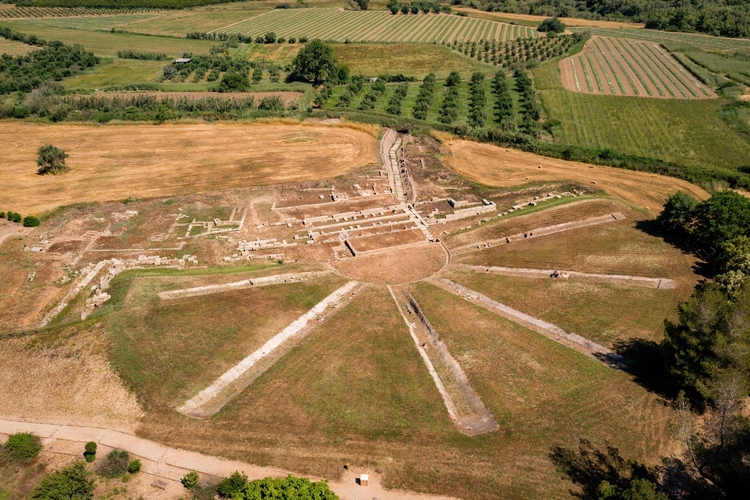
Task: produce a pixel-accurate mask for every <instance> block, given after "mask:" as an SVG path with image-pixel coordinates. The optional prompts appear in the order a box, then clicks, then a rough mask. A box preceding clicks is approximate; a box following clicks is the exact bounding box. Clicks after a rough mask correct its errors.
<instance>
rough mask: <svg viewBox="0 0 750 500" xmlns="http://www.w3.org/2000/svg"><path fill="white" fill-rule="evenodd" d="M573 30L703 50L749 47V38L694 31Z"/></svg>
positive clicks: (594, 28)
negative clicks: (682, 44)
mask: <svg viewBox="0 0 750 500" xmlns="http://www.w3.org/2000/svg"><path fill="white" fill-rule="evenodd" d="M573 30H574V31H589V32H591V34H592V35H596V36H604V37H612V38H628V39H632V40H643V41H645V42H654V43H665V42H671V43H685V44H689V45H693V46H695V47H699V48H701V49H703V50H709V51H710V50H734V49H750V40H748V39H746V38H725V37H720V36H711V35H701V34H696V33H678V32H675V33H672V32H669V31H657V30H647V29H632V28H599V27H593V26H587V27H574V28H573Z"/></svg>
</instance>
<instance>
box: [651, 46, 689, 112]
mask: <svg viewBox="0 0 750 500" xmlns="http://www.w3.org/2000/svg"><path fill="white" fill-rule="evenodd" d="M647 48H648V50H649V52H651V54H652V55H653V56H654V58H656V59H657V60H658V61H659V62H660V63H661V64H662V66H663V67H664V68H666V69H667V70H668V71H669V74H670V75H672V78H670V80H672V79H674V81H675V82H676V83H679V84H680V85H681V86H682V87H684V88H685V89H686V90H687V91H688V92H689V93H690V94H691V95H692V96H693V98H696V99H697V98H698V92H697V90H696V89H695V88H694V87H693V85H691V82H690V80H689V79H687V78H685V75H683V74H681V73H680V71H679V66H680V65H679V63H678V64H677V65H675V64H674V62H675V61H674V60H673V59H672V58H670V57H669V55H668V54H666V53H664V52H662V51H660V50H657V46H656V45H655V44H648V45H647Z"/></svg>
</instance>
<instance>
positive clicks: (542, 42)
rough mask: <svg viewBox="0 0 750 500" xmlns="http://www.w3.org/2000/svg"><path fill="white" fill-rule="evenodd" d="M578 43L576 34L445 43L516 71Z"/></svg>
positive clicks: (472, 55) (534, 64)
mask: <svg viewBox="0 0 750 500" xmlns="http://www.w3.org/2000/svg"><path fill="white" fill-rule="evenodd" d="M577 40H578V38H577V36H576V35H573V36H557V37H554V38H553V37H544V38H524V39H521V38H519V39H516V40H512V41H507V42H502V41H497V40H492V41H489V40H483V41H480V42H463V43H458V42H455V41H454V42H453V43H450V44H448V43H446V45H448V46H449V47H450V48H452V49H453V50H456V51H458V52H461V53H462V54H464V55H467V56H469V57H472V58H476V59H477V60H478V61H484V62H486V63H488V64H494V65H497V66H503V67H505V68H515V67H517V66H519V65H522V66H526V67H534V66H536V65H538V64H539V63H541V62H544V61H546V60H547V59H550V58H552V57H557V56H561V55H563V54H565V53H566V52H567V51H568V50H569V49H570V47H572V46H573V44H574V43H575V42H576V41H577Z"/></svg>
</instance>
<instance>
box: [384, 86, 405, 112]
mask: <svg viewBox="0 0 750 500" xmlns="http://www.w3.org/2000/svg"><path fill="white" fill-rule="evenodd" d="M408 91H409V84H408V83H406V82H404V83H399V84H398V86H397V87H396V90H394V91H393V95H391V98H390V99H389V100H388V107H386V109H385V112H386V113H388V114H391V115H401V103H402V102H403V100H404V98H405V97H406V93H407V92H408Z"/></svg>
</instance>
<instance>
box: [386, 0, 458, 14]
mask: <svg viewBox="0 0 750 500" xmlns="http://www.w3.org/2000/svg"><path fill="white" fill-rule="evenodd" d="M386 7H387V9H388V10H390V11H391V14H394V15H395V14H398V13H399V12H401V13H402V14H419V13H420V12H422V13H424V14H429V13H430V12H432V13H433V14H439V13H441V12H444V13H450V12H451V8H450V7H448V6H447V5H444V6H441V5H440V2H429V1H413V2H405V3H401V2H399V1H398V0H388V5H387V6H386Z"/></svg>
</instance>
